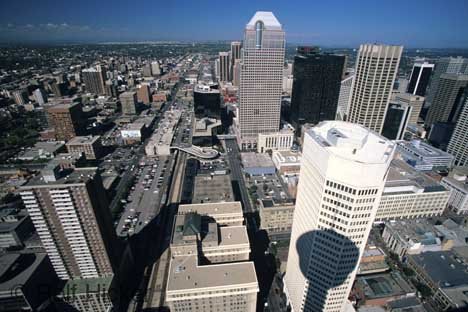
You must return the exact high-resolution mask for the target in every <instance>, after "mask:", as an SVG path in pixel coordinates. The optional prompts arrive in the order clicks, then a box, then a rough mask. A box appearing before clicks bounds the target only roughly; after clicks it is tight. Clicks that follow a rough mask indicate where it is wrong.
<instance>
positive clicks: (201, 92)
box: [193, 85, 221, 119]
mask: <svg viewBox="0 0 468 312" xmlns="http://www.w3.org/2000/svg"><path fill="white" fill-rule="evenodd" d="M193 103H194V106H195V116H197V118H203V117H210V118H216V119H220V118H221V93H220V92H219V90H218V89H217V88H213V87H210V86H209V85H197V86H196V87H195V88H194V90H193Z"/></svg>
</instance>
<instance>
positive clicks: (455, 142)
mask: <svg viewBox="0 0 468 312" xmlns="http://www.w3.org/2000/svg"><path fill="white" fill-rule="evenodd" d="M459 103H460V104H459V107H460V109H461V113H460V115H459V117H458V120H457V122H456V124H455V130H454V131H453V134H452V137H451V138H450V141H449V144H448V146H447V152H449V153H450V154H452V155H453V156H455V164H456V165H457V166H468V88H465V92H464V94H463V96H462V98H461V99H460V101H459Z"/></svg>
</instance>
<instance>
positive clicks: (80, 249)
mask: <svg viewBox="0 0 468 312" xmlns="http://www.w3.org/2000/svg"><path fill="white" fill-rule="evenodd" d="M20 195H21V198H22V200H23V203H24V205H25V206H26V208H27V210H28V212H29V215H30V216H31V219H32V221H33V224H34V226H35V228H36V230H37V233H38V235H39V238H40V239H41V242H42V245H43V246H44V248H45V250H46V251H47V254H48V255H49V258H50V261H51V262H52V265H53V267H54V269H55V272H56V273H57V275H58V276H59V278H60V279H63V280H68V279H73V278H92V277H103V276H110V275H112V274H113V266H112V263H111V259H114V260H115V257H113V256H115V254H114V253H115V252H116V251H117V250H116V249H115V247H116V246H114V244H115V241H114V239H115V232H114V229H113V227H112V219H111V215H110V211H109V205H108V201H107V198H106V197H105V190H104V188H103V185H102V180H101V178H100V176H99V174H97V173H96V168H76V169H74V170H73V171H71V172H69V171H68V172H62V171H60V170H59V169H58V167H56V166H53V167H47V168H46V169H43V170H42V173H41V174H40V175H38V176H36V177H35V178H33V179H31V180H30V181H29V182H28V184H26V185H25V186H22V188H21V193H20Z"/></svg>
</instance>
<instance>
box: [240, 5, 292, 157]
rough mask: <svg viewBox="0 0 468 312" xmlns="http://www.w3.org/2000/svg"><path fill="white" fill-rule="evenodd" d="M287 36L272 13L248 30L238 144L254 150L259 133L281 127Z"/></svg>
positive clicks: (258, 14) (254, 20)
mask: <svg viewBox="0 0 468 312" xmlns="http://www.w3.org/2000/svg"><path fill="white" fill-rule="evenodd" d="M284 46H285V33H284V31H283V29H282V26H281V24H280V23H279V22H278V20H277V19H276V17H275V16H274V15H273V13H272V12H256V13H255V15H254V16H253V17H252V19H251V20H250V21H249V23H248V24H247V25H246V27H245V31H244V43H243V46H242V51H243V52H242V56H241V75H240V76H241V77H240V88H239V116H238V119H239V128H240V129H239V145H240V146H241V147H242V148H255V147H256V142H257V137H258V134H259V133H271V132H276V131H278V129H279V126H280V113H281V92H282V87H283V85H282V84H283V66H284Z"/></svg>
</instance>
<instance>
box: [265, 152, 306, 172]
mask: <svg viewBox="0 0 468 312" xmlns="http://www.w3.org/2000/svg"><path fill="white" fill-rule="evenodd" d="M271 158H272V159H273V163H274V164H275V167H276V170H278V173H279V174H281V175H298V174H299V171H300V170H301V154H300V153H299V152H291V151H274V152H273V155H272V157H271Z"/></svg>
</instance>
